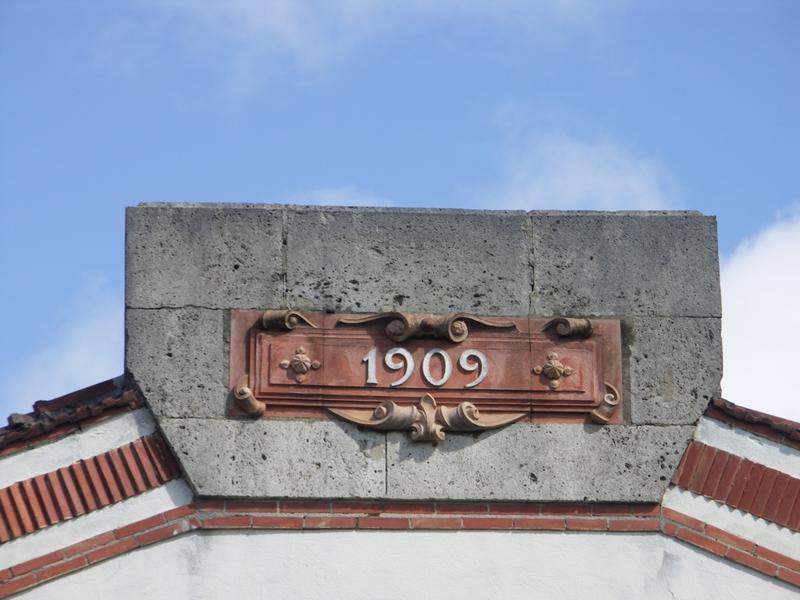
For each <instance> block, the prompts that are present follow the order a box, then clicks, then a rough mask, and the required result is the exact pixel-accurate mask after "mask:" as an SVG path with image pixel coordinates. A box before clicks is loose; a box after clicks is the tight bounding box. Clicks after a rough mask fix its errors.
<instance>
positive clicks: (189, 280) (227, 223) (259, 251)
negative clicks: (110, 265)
mask: <svg viewBox="0 0 800 600" xmlns="http://www.w3.org/2000/svg"><path fill="white" fill-rule="evenodd" d="M282 214H283V212H282V210H281V209H280V208H278V207H271V206H260V207H257V208H256V207H241V206H237V207H232V208H228V207H225V206H224V205H186V206H180V205H141V206H137V207H133V208H128V210H127V225H126V228H127V229H126V264H125V274H126V275H125V301H126V304H127V306H131V307H137V308H158V307H164V306H171V307H175V306H204V307H207V308H233V307H240V308H264V307H267V306H282V305H283V304H284V296H285V289H284V280H283V220H282Z"/></svg>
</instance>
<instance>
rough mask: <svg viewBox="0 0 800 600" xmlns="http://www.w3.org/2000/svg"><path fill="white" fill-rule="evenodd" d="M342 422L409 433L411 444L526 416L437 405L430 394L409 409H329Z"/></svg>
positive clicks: (468, 404)
mask: <svg viewBox="0 0 800 600" xmlns="http://www.w3.org/2000/svg"><path fill="white" fill-rule="evenodd" d="M328 410H329V411H331V412H332V413H333V414H335V415H336V416H338V417H341V418H342V419H344V420H346V421H350V422H351V423H355V424H356V425H361V426H363V427H369V428H370V429H381V430H398V431H404V430H406V431H407V430H411V439H412V440H414V441H415V442H441V441H443V440H444V438H445V432H446V431H462V432H464V431H486V430H487V429H495V428H497V427H503V426H504V425H509V424H511V423H513V422H514V421H519V420H520V419H522V418H524V417H525V416H527V415H526V413H510V414H494V415H488V416H487V415H483V414H481V412H480V411H479V410H478V408H477V407H476V406H475V405H474V404H472V403H471V402H462V403H461V404H459V405H458V406H438V405H437V404H436V400H435V399H434V397H433V396H431V395H430V394H425V395H424V396H422V398H420V401H419V403H418V404H416V405H413V406H399V405H398V404H396V403H395V402H392V401H391V400H387V401H385V402H382V403H381V404H380V405H379V406H378V407H377V408H375V409H374V410H371V411H370V410H361V409H349V410H348V409H337V408H329V409H328Z"/></svg>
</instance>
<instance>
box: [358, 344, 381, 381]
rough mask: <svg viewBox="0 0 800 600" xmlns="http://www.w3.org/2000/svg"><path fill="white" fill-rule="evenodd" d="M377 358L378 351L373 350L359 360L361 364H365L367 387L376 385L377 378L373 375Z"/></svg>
mask: <svg viewBox="0 0 800 600" xmlns="http://www.w3.org/2000/svg"><path fill="white" fill-rule="evenodd" d="M377 358H378V349H377V348H373V349H372V350H370V351H369V352H367V355H366V356H365V357H364V358H362V359H361V362H363V363H367V385H378V376H377V374H376V373H375V361H376V360H377Z"/></svg>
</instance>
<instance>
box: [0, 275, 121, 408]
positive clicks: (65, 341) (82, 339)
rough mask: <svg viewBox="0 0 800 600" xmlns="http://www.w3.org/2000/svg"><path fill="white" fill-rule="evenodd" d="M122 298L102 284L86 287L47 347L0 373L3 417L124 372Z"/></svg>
mask: <svg viewBox="0 0 800 600" xmlns="http://www.w3.org/2000/svg"><path fill="white" fill-rule="evenodd" d="M123 315H124V303H123V301H122V299H121V298H118V297H116V296H114V295H113V294H111V293H109V292H108V291H107V290H106V289H104V286H103V285H102V284H101V283H97V282H95V283H93V284H90V285H87V286H84V287H83V289H81V291H80V293H79V295H78V297H77V298H76V302H75V303H74V307H73V309H72V311H71V318H69V319H66V320H62V322H60V323H57V324H56V326H54V327H53V330H52V335H51V336H48V339H47V340H46V341H45V342H44V344H43V346H42V347H41V349H39V350H37V351H36V352H33V353H32V354H30V355H28V356H24V357H22V358H21V359H20V360H19V361H18V362H17V363H16V364H13V365H9V366H8V367H7V368H4V369H3V372H2V373H0V415H3V416H5V415H8V414H10V413H12V412H22V413H25V412H29V411H30V410H31V407H32V405H33V403H34V402H35V401H36V400H49V399H51V398H55V397H57V396H60V395H63V394H66V393H69V392H73V391H75V390H78V389H81V388H84V387H87V386H89V385H92V384H95V383H98V382H100V381H104V380H106V379H110V378H111V377H116V376H117V375H120V374H122V372H123V328H124V325H123Z"/></svg>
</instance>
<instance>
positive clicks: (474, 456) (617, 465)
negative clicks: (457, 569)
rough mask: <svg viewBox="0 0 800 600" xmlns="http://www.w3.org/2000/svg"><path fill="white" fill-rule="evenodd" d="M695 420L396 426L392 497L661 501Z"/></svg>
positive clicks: (392, 449) (391, 445)
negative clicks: (417, 437)
mask: <svg viewBox="0 0 800 600" xmlns="http://www.w3.org/2000/svg"><path fill="white" fill-rule="evenodd" d="M693 430H694V428H693V427H691V426H666V427H649V426H638V427H631V426H622V425H618V426H607V427H601V426H595V425H534V424H530V423H520V424H516V425H512V426H510V427H507V428H505V429H502V430H499V431H495V432H487V433H483V434H480V435H475V436H472V435H464V434H460V435H454V434H448V436H447V438H446V439H445V440H444V442H442V443H440V444H439V445H438V446H436V447H433V446H432V445H431V444H418V443H415V442H412V441H411V440H410V438H409V437H408V435H407V434H402V433H390V434H389V435H388V437H387V441H388V446H387V452H388V479H387V494H386V495H387V496H388V497H390V498H398V499H412V498H414V499H421V498H440V499H452V500H467V499H472V500H478V499H480V500H484V499H489V500H541V501H578V502H583V501H587V502H659V501H660V500H661V496H662V494H663V493H664V491H665V489H666V487H667V484H668V483H669V479H670V477H671V476H672V473H673V471H674V470H675V468H676V467H677V465H678V462H679V461H680V458H681V455H682V454H683V451H684V450H685V448H686V445H687V444H688V442H689V439H690V438H691V436H692V432H693Z"/></svg>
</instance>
